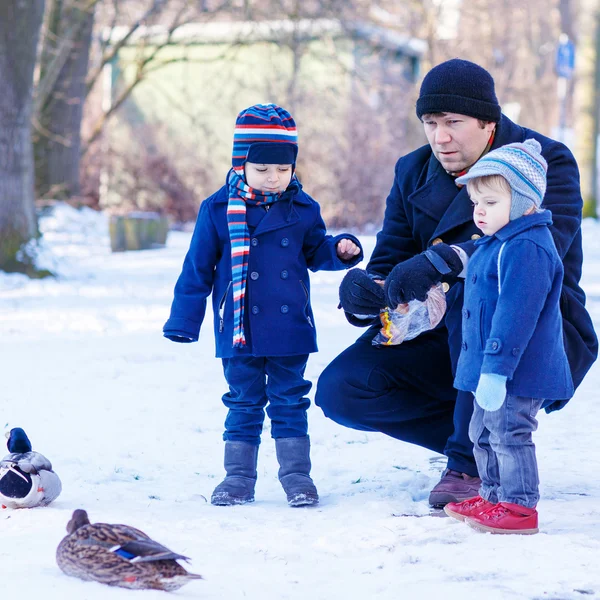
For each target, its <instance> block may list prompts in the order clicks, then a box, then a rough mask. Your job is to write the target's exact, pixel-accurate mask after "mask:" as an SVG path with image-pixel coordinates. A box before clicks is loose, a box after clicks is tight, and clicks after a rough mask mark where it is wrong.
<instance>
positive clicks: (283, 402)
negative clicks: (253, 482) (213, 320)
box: [222, 354, 312, 446]
mask: <svg viewBox="0 0 600 600" xmlns="http://www.w3.org/2000/svg"><path fill="white" fill-rule="evenodd" d="M222 360H223V371H224V373H225V379H226V380H227V383H228V384H229V392H227V393H226V394H224V395H223V403H224V404H225V406H226V407H227V408H228V409H229V412H228V413H227V417H226V419H225V432H224V433H223V439H224V440H225V441H236V442H247V443H249V444H252V445H254V446H258V445H259V444H260V434H261V432H262V428H263V422H264V420H265V407H267V409H266V411H267V414H268V415H269V418H270V419H271V437H273V438H275V439H277V438H289V437H304V436H305V435H307V432H308V420H307V417H306V411H307V409H308V407H309V406H310V400H309V399H308V398H307V397H306V395H307V394H308V392H309V391H310V388H311V386H312V383H311V382H310V381H307V380H306V379H304V371H305V369H306V363H307V361H308V354H302V355H298V356H274V357H273V356H266V357H265V356H258V357H257V356H240V357H234V358H224V359H222ZM267 404H268V406H267Z"/></svg>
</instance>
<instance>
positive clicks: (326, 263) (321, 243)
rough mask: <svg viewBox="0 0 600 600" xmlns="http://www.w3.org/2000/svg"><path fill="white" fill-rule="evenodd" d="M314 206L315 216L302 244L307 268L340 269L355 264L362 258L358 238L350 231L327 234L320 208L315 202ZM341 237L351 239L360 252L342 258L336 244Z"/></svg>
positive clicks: (316, 269)
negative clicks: (348, 257)
mask: <svg viewBox="0 0 600 600" xmlns="http://www.w3.org/2000/svg"><path fill="white" fill-rule="evenodd" d="M314 206H315V210H316V217H315V220H314V223H313V225H312V227H310V228H309V229H308V231H307V232H306V235H305V236H304V242H303V245H302V251H303V253H304V257H305V259H306V264H307V266H308V268H309V269H310V270H311V271H341V270H343V269H349V268H350V267H353V266H355V265H357V264H358V263H359V262H360V261H361V260H363V258H364V253H363V249H362V245H361V243H360V242H359V241H358V238H356V237H355V236H353V235H352V234H350V233H343V234H340V235H336V236H333V235H328V234H327V229H326V227H325V222H324V221H323V218H322V217H321V209H320V208H319V205H318V204H317V203H316V202H315V204H314ZM343 239H348V240H352V241H353V242H354V243H355V244H356V245H357V246H358V247H359V248H360V253H359V254H358V255H357V256H355V257H354V258H352V259H351V260H342V259H341V258H340V257H339V256H338V255H337V251H336V246H337V244H338V242H340V241H341V240H343Z"/></svg>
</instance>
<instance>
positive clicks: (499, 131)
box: [315, 115, 598, 475]
mask: <svg viewBox="0 0 600 600" xmlns="http://www.w3.org/2000/svg"><path fill="white" fill-rule="evenodd" d="M529 138H534V139H536V140H538V142H540V144H541V146H542V154H543V156H544V158H545V159H546V161H547V163H548V176H547V182H548V186H547V191H546V195H545V198H544V201H543V203H542V207H545V208H549V209H550V210H551V212H552V220H553V224H552V226H551V227H550V232H551V234H552V237H553V238H554V242H555V244H556V248H557V251H558V255H559V256H560V258H561V260H562V262H563V266H564V280H563V286H562V290H561V294H560V308H561V313H562V319H563V331H564V341H565V348H566V352H567V357H568V359H569V365H570V369H571V373H572V377H573V382H574V384H575V386H577V385H579V383H581V381H582V379H583V377H584V375H585V374H586V372H587V371H588V370H589V368H590V367H591V365H592V364H593V362H594V361H595V360H596V357H597V354H598V340H597V337H596V334H595V332H594V328H593V326H592V321H591V319H590V316H589V314H588V313H587V311H586V309H585V294H584V292H583V290H582V289H581V287H580V286H579V280H580V278H581V269H582V261H583V255H582V247H581V218H582V208H583V200H582V198H581V191H580V187H579V172H578V168H577V163H576V162H575V159H574V158H573V155H572V154H571V152H570V151H569V149H568V148H567V147H566V146H565V145H564V144H561V143H560V142H557V141H555V140H552V139H550V138H547V137H545V136H543V135H541V134H539V133H537V132H535V131H532V130H530V129H526V128H524V127H520V126H518V125H516V124H515V123H513V122H512V121H510V119H508V118H507V117H506V116H504V115H502V117H501V119H500V122H499V123H498V125H497V128H496V134H495V137H494V142H493V145H492V149H495V148H498V147H500V146H503V145H505V144H508V143H511V142H524V141H525V140H526V139H529ZM480 237H481V231H480V230H479V229H477V227H476V226H475V223H474V222H473V206H472V204H471V201H470V199H469V196H468V194H467V189H466V187H463V188H460V189H459V188H458V187H457V186H456V184H455V178H454V177H452V176H451V175H449V174H448V173H447V172H446V171H445V170H444V168H443V167H442V165H441V164H440V163H439V161H438V160H437V159H436V158H435V156H434V155H433V152H432V149H431V147H430V146H429V145H425V146H422V147H421V148H418V149H417V150H415V151H413V152H411V153H409V154H407V155H406V156H404V157H402V158H400V160H398V162H397V163H396V168H395V177H394V182H393V185H392V189H391V191H390V194H389V196H388V198H387V201H386V209H385V217H384V221H383V227H382V229H381V231H380V232H379V233H378V234H377V243H376V246H375V249H374V251H373V254H372V256H371V259H370V261H369V264H368V265H367V271H368V272H369V274H370V275H371V276H373V277H377V278H381V279H385V278H386V277H387V276H388V274H389V273H390V271H391V270H392V269H393V268H394V267H395V266H396V265H397V264H398V263H401V262H402V261H405V260H407V259H408V258H411V257H413V256H415V255H417V254H419V253H421V252H423V251H424V250H426V249H427V248H429V247H430V246H431V245H432V244H436V243H440V242H444V243H446V244H461V245H464V246H465V249H466V250H467V251H469V249H468V246H469V245H471V246H472V244H473V242H472V240H474V239H477V238H480ZM471 251H472V249H471ZM446 300H447V305H448V307H447V313H446V316H445V319H444V323H443V325H442V326H439V327H438V329H437V330H434V331H432V332H430V333H428V334H422V335H421V336H419V337H417V338H415V339H414V340H410V341H409V342H405V343H403V344H400V345H399V346H389V347H385V348H375V347H373V346H371V340H372V339H373V337H374V336H375V335H376V334H377V332H378V330H379V328H380V324H379V323H378V319H377V320H376V321H373V322H372V323H369V322H364V324H367V325H372V327H371V328H370V329H369V330H367V331H366V332H365V334H364V335H363V336H361V338H359V339H358V340H357V341H356V342H355V344H353V345H352V346H350V347H349V348H347V349H346V350H345V351H344V352H343V353H342V354H340V355H339V356H338V357H337V358H336V359H334V361H333V362H332V363H331V364H330V365H328V366H327V367H326V368H325V370H324V371H323V372H322V374H321V377H320V378H319V382H318V386H317V392H316V396H315V403H316V404H317V405H318V406H320V407H321V408H322V409H323V412H324V413H325V415H327V416H328V417H330V418H332V419H334V420H335V421H337V422H338V423H341V424H343V425H346V426H349V427H353V428H355V429H362V430H366V431H381V432H383V433H386V434H388V435H390V436H392V437H395V438H397V439H400V440H405V441H408V442H411V443H414V444H418V445H420V446H423V447H425V448H430V449H432V450H435V451H436V452H444V453H445V454H446V456H448V467H449V468H450V469H453V470H455V471H458V472H460V473H467V474H469V475H476V474H477V468H476V466H475V462H474V459H473V444H472V442H471V441H470V439H469V436H468V427H469V422H470V419H471V414H472V411H473V397H472V395H471V394H467V393H465V392H459V393H458V395H457V393H456V391H455V390H454V388H453V381H454V377H453V375H452V371H453V370H454V371H455V368H456V363H457V362H458V356H459V354H460V349H461V342H462V335H461V326H462V323H461V320H462V313H461V309H462V303H463V282H462V280H459V281H458V282H457V283H455V284H454V285H453V286H452V287H451V288H450V290H449V292H448V294H447V297H446ZM348 318H349V320H350V321H351V322H354V323H356V324H358V322H357V320H356V319H353V318H351V317H348ZM563 400H567V399H566V398H565V399H563ZM563 404H564V402H560V401H557V402H554V404H553V405H552V406H549V407H547V408H546V410H547V411H549V410H553V409H555V408H560V407H561V406H562V405H563Z"/></svg>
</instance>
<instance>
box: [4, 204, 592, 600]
mask: <svg viewBox="0 0 600 600" xmlns="http://www.w3.org/2000/svg"><path fill="white" fill-rule="evenodd" d="M41 226H42V229H43V231H44V238H43V243H42V244H41V246H40V260H42V261H46V262H45V263H44V264H46V265H54V267H55V268H56V269H57V270H58V273H59V277H58V278H56V279H46V280H37V281H30V280H28V279H27V278H25V277H23V276H20V275H7V274H4V273H0V353H1V357H2V360H1V363H0V364H1V365H2V368H3V377H2V384H3V385H2V399H3V407H4V411H3V417H2V425H3V426H4V429H5V430H8V429H10V428H11V427H23V428H24V429H25V430H26V431H27V433H28V435H29V437H30V439H31V440H32V443H33V446H34V449H35V450H38V451H39V452H42V453H43V454H45V455H46V456H48V458H50V460H51V461H52V462H53V464H54V468H55V470H56V471H57V473H58V474H59V475H60V477H61V479H62V482H63V492H62V494H61V496H60V497H59V498H58V499H57V500H56V501H55V502H54V503H53V504H51V505H50V506H49V507H47V508H39V509H33V510H20V511H11V510H4V511H1V512H0V565H1V568H0V572H1V573H3V577H2V595H3V596H4V597H11V598H17V597H23V598H28V597H33V596H34V594H35V595H36V596H41V597H43V598H44V599H45V600H54V599H61V600H63V599H65V598H67V599H70V598H77V599H78V600H86V599H89V600H95V599H102V600H106V599H113V598H114V599H119V598H126V597H127V598H131V597H140V598H141V597H143V598H145V599H148V600H150V599H151V598H164V592H159V591H144V592H133V591H130V590H125V589H120V588H110V587H107V586H103V585H101V584H98V583H93V582H83V581H80V580H78V579H74V578H70V577H67V576H66V575H64V574H63V573H62V572H61V571H60V570H59V569H58V567H57V566H56V562H55V558H54V553H55V549H56V546H57V544H58V542H59V541H60V540H61V539H62V537H63V536H64V535H65V533H66V532H65V526H66V523H67V521H68V520H69V518H70V516H71V513H72V511H73V510H74V509H76V508H85V509H86V510H87V511H88V513H89V515H90V519H91V520H92V522H93V521H103V522H113V523H118V522H121V523H127V524H129V525H133V526H135V527H138V528H140V529H142V530H143V531H145V532H146V533H148V534H149V535H150V536H152V537H153V538H154V539H156V540H157V541H159V542H161V543H163V544H165V545H166V546H168V547H170V548H171V549H172V550H174V551H176V552H180V553H183V554H185V555H187V556H190V557H191V558H192V563H191V565H189V567H188V568H189V570H191V571H193V572H196V573H201V574H202V575H203V576H204V577H205V581H200V582H192V583H190V584H188V585H186V586H185V587H183V588H182V589H181V590H179V591H177V592H174V595H175V596H176V597H181V598H203V599H207V600H208V599H217V598H218V599H222V598H227V599H231V600H237V599H244V600H259V599H260V600H271V599H273V600H284V599H298V600H299V599H303V600H304V599H306V598H311V599H317V600H320V599H323V600H325V599H327V600H331V599H334V600H337V599H344V600H346V599H355V598H356V599H359V598H360V599H363V598H374V597H377V598H380V599H388V598H389V599H390V600H391V599H394V600H396V599H398V598H408V599H415V598H416V599H429V598H441V597H443V598H445V599H449V600H452V599H459V598H460V599H465V598H485V599H486V600H494V599H501V598H502V599H505V598H511V599H521V598H522V599H528V600H533V599H542V598H543V599H555V600H558V599H561V600H567V599H571V598H583V597H587V596H591V597H598V596H600V569H598V564H599V562H600V504H599V499H600V477H598V473H599V472H600V445H599V443H598V437H599V432H600V427H599V418H600V374H599V371H598V367H596V366H595V367H593V368H592V371H591V372H590V374H589V375H588V377H587V378H586V380H585V381H584V383H583V385H582V386H581V388H580V389H579V390H578V391H577V394H576V397H575V398H574V399H573V401H572V402H571V403H570V404H569V405H568V406H567V407H566V408H565V409H564V410H562V411H560V412H559V413H553V414H552V415H545V414H542V415H540V418H539V420H540V428H539V431H538V432H537V434H536V435H535V440H536V443H537V448H538V459H539V467H540V477H541V495H542V499H541V501H540V504H539V511H540V530H541V532H540V534H538V535H536V536H523V537H521V536H491V535H489V534H487V535H486V534H479V533H476V532H474V531H472V530H471V529H469V528H468V527H467V526H465V525H464V524H462V523H459V522H455V521H453V520H450V519H447V518H438V517H436V516H432V515H430V512H429V507H428V504H427V496H428V493H429V490H430V488H431V487H432V486H433V485H434V484H435V483H436V482H437V480H438V479H439V476H440V473H441V471H442V469H443V468H444V465H445V460H444V457H442V456H439V455H436V454H434V453H432V452H430V451H427V450H424V449H422V448H418V447H414V446H411V445H409V444H405V443H401V442H398V441H395V440H393V439H391V438H387V437H385V436H384V435H381V434H367V433H364V432H359V431H352V430H350V429H346V428H343V427H341V426H339V425H336V424H335V423H333V422H332V421H329V420H328V419H326V418H325V417H324V416H323V414H322V412H321V411H320V409H319V408H317V407H314V406H312V407H311V409H310V411H309V420H310V426H309V427H310V434H311V439H312V445H313V451H312V459H313V472H312V474H313V477H314V480H315V483H316V484H317V487H318V489H319V493H320V495H321V503H320V505H319V506H318V507H315V508H309V509H300V508H296V509H292V508H290V507H288V506H287V504H286V501H285V495H284V493H283V490H282V489H281V487H280V485H279V482H278V481H277V468H278V467H277V463H276V459H275V449H274V445H273V441H272V440H271V438H270V435H269V427H268V421H267V424H266V426H265V431H264V434H263V443H262V445H261V449H260V454H259V478H258V483H257V487H256V502H255V503H254V504H250V505H246V506H238V507H232V508H223V507H213V506H211V505H210V503H208V502H207V499H208V498H209V497H210V493H211V491H212V489H213V488H214V486H215V485H216V484H217V483H218V482H219V481H220V480H221V477H222V475H223V468H222V459H223V442H222V439H221V434H222V428H223V420H224V417H225V408H224V407H223V405H222V403H221V400H220V397H221V395H222V393H223V392H224V391H225V382H224V379H223V375H222V371H221V364H220V361H219V360H217V359H215V358H214V342H213V340H212V326H206V327H204V328H203V330H202V332H201V337H200V342H199V343H198V344H193V345H188V344H181V345H180V344H174V343H172V342H169V341H168V340H166V339H164V338H163V337H162V335H161V327H162V325H163V323H164V321H165V320H166V318H167V316H168V312H169V306H170V302H171V299H172V289H173V285H174V283H175V280H176V278H177V275H178V274H179V270H180V267H181V263H182V260H183V257H184V254H185V252H186V250H187V247H188V244H189V239H190V233H184V232H171V234H170V237H169V240H168V245H167V248H165V249H161V250H149V251H144V252H131V253H118V254H111V252H110V246H109V242H108V226H107V219H106V217H105V216H104V215H102V214H98V213H94V212H92V211H89V210H85V209H84V210H81V211H76V210H74V209H71V208H69V207H67V206H58V207H57V208H56V210H55V212H54V214H53V215H52V216H49V217H46V218H44V219H43V221H42V223H41ZM583 231H584V248H585V263H584V277H583V283H584V287H585V289H586V292H587V293H588V301H589V308H590V312H591V314H592V315H593V317H594V321H595V323H596V325H598V323H599V322H600V225H599V224H598V223H596V222H595V221H586V222H584V226H583ZM361 240H362V241H363V243H364V246H365V249H366V255H367V256H369V255H370V251H371V249H372V247H373V244H374V238H373V237H361ZM342 276H343V273H317V274H314V275H312V284H313V304H314V312H315V318H316V322H317V330H318V332H319V345H320V348H321V351H320V352H319V353H317V354H314V355H312V356H311V358H310V360H309V365H308V370H307V376H308V377H309V378H310V379H311V380H312V381H313V382H316V380H317V377H318V375H319V373H320V372H321V371H322V370H323V368H324V367H325V365H326V364H327V363H328V362H329V361H330V360H332V359H333V358H334V357H335V356H336V355H337V354H338V353H339V352H340V351H341V350H343V349H344V348H345V347H346V346H347V345H349V344H350V343H351V342H352V341H353V340H354V339H355V338H356V337H357V336H358V335H359V333H360V332H359V330H357V329H355V328H353V327H352V326H350V325H349V324H348V323H347V322H346V321H345V319H344V317H343V315H342V313H341V311H339V310H337V309H336V306H337V288H338V284H339V281H340V280H341V278H342ZM210 318H211V316H210V315H207V321H206V323H207V324H210ZM313 393H314V387H313ZM311 395H312V394H311ZM0 454H1V453H0Z"/></svg>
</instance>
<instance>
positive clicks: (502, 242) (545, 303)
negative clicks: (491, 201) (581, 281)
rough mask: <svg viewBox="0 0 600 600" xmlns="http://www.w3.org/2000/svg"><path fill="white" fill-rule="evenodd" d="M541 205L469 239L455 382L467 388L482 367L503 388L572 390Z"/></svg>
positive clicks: (548, 394)
mask: <svg viewBox="0 0 600 600" xmlns="http://www.w3.org/2000/svg"><path fill="white" fill-rule="evenodd" d="M551 224H552V217H551V213H550V212H549V211H548V210H546V211H544V212H542V213H536V214H532V215H528V216H524V217H521V218H519V219H516V220H514V221H511V222H510V223H508V224H507V225H506V226H505V227H503V228H502V229H500V230H499V231H497V232H496V233H495V234H494V235H491V236H484V237H482V238H481V239H479V240H477V241H476V242H475V245H476V248H477V249H476V250H475V252H474V254H473V255H472V256H471V258H470V259H469V262H468V264H467V271H466V277H465V293H464V305H463V314H462V348H461V353H460V357H459V360H458V367H457V372H456V379H455V382H454V383H455V386H456V387H457V388H458V389H459V390H464V391H469V392H474V391H475V389H476V388H477V383H478V381H479V375H480V374H481V373H496V374H497V375H503V376H506V377H507V378H508V379H507V384H506V389H507V393H508V394H511V395H514V396H525V397H529V398H539V399H545V400H546V402H545V403H544V405H543V406H547V405H549V404H551V403H552V402H553V401H554V400H561V399H566V398H570V397H571V396H572V395H573V391H574V390H573V381H572V378H571V371H570V369H569V363H568V361H567V356H566V353H565V348H564V341H563V327H562V318H561V313H560V308H559V301H560V294H561V289H562V280H563V265H562V262H561V260H560V257H559V256H558V253H557V251H556V246H555V244H554V240H553V238H552V234H551V233H550V230H549V228H548V227H549V225H551Z"/></svg>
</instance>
